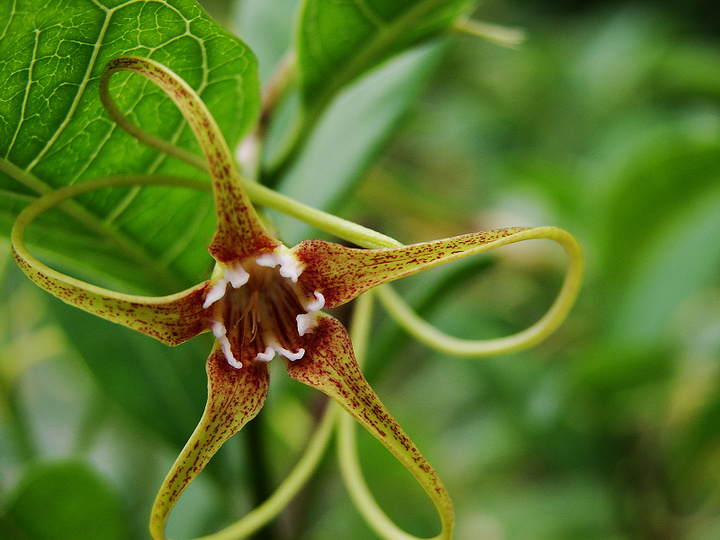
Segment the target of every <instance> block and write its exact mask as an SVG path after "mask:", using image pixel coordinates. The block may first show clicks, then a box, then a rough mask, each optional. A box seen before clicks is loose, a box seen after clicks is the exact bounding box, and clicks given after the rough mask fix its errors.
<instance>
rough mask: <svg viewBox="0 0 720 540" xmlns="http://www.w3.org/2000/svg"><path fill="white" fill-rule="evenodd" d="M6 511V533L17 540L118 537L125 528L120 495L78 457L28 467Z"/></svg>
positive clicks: (124, 533)
mask: <svg viewBox="0 0 720 540" xmlns="http://www.w3.org/2000/svg"><path fill="white" fill-rule="evenodd" d="M8 517H9V519H10V520H11V526H9V530H7V531H5V533H7V534H8V535H9V538H17V539H18V540H66V539H67V540H85V539H87V540H91V539H92V540H121V539H122V538H127V534H128V531H127V528H126V525H125V515H124V509H123V507H122V504H121V501H120V498H119V497H118V495H117V494H116V493H115V492H114V491H113V490H112V488H111V486H110V485H108V483H107V482H106V481H105V480H104V479H103V478H102V477H100V475H99V474H98V473H97V472H96V471H95V470H93V469H91V468H90V467H88V466H87V465H85V464H83V463H80V462H72V461H68V462H59V463H53V464H42V465H37V466H34V467H31V468H30V469H29V470H28V472H27V473H26V474H25V476H24V477H23V478H22V480H21V482H20V485H19V486H18V488H17V490H16V492H15V496H14V498H13V500H12V502H11V503H10V505H9V507H8ZM3 538H6V537H5V536H3Z"/></svg>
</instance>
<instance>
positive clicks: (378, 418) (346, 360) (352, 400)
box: [287, 314, 454, 538]
mask: <svg viewBox="0 0 720 540" xmlns="http://www.w3.org/2000/svg"><path fill="white" fill-rule="evenodd" d="M318 322H319V324H318V327H317V328H316V329H315V330H314V332H313V333H312V334H309V335H308V336H307V338H308V339H307V341H306V352H305V356H304V357H303V358H302V359H300V360H296V361H294V362H288V363H287V368H288V373H289V374H290V376H291V377H292V378H293V379H295V380H298V381H300V382H302V383H304V384H307V385H308V386H312V387H313V388H316V389H318V390H320V391H321V392H323V393H325V394H327V395H328V396H329V397H331V398H332V399H334V400H335V401H336V402H337V403H338V404H339V405H340V406H341V407H342V408H343V409H345V410H346V411H347V412H348V413H350V415H352V416H353V418H355V419H356V420H357V421H358V422H359V423H360V424H361V425H362V426H363V427H364V428H365V429H367V430H368V431H369V432H370V433H371V434H372V435H373V436H374V437H375V438H377V439H378V440H379V441H380V442H381V443H382V444H383V445H385V447H386V448H387V449H388V450H390V452H392V454H393V455H394V456H395V457H396V458H397V459H398V460H399V461H400V462H401V463H402V464H403V465H404V466H405V468H407V470H408V471H410V473H412V475H413V476H414V477H415V479H416V480H417V481H418V482H419V483H420V485H421V486H422V487H423V489H424V490H425V491H426V493H427V494H428V496H429V497H430V499H432V501H433V503H434V504H435V506H436V508H437V510H438V512H439V514H440V519H441V522H442V527H443V534H442V537H443V538H450V537H451V533H452V528H453V520H454V513H453V508H452V502H451V501H450V497H449V496H448V493H447V491H446V489H445V486H443V484H442V482H441V481H440V479H439V478H438V476H437V474H436V473H435V470H434V469H433V468H432V467H431V466H430V464H429V463H428V462H427V460H426V459H425V458H424V457H423V455H422V454H421V453H420V451H419V450H418V449H417V447H416V446H415V444H414V443H413V442H412V441H411V440H410V438H409V437H408V436H407V435H406V434H405V432H404V431H403V429H402V428H401V427H400V425H399V424H398V423H397V421H396V420H395V419H394V418H393V417H392V416H391V415H390V413H389V412H388V411H387V409H386V408H385V406H384V405H383V404H382V402H381V401H380V398H379V397H378V396H377V394H375V392H374V391H373V389H372V388H371V387H370V385H369V384H368V382H367V381H366V380H365V377H363V375H362V373H361V372H360V368H359V367H358V364H357V361H356V359H355V355H354V354H353V348H352V343H351V342H350V336H348V333H347V331H346V330H345V328H344V327H343V325H342V324H340V322H339V321H337V320H336V319H335V318H333V317H331V316H330V315H327V314H320V316H319V321H318Z"/></svg>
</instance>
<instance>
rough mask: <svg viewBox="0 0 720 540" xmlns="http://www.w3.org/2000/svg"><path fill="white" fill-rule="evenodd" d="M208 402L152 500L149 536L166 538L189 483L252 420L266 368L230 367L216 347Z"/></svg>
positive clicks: (265, 380) (260, 399)
mask: <svg viewBox="0 0 720 540" xmlns="http://www.w3.org/2000/svg"><path fill="white" fill-rule="evenodd" d="M207 374H208V400H207V404H206V405H205V412H204V413H203V415H202V418H201V419H200V423H199V424H198V425H197V427H196V428H195V431H194V432H193V434H192V436H191V437H190V440H189V441H188V442H187V444H186V445H185V448H183V450H182V452H181V453H180V455H179V456H178V458H177V460H176V461H175V464H174V465H173V468H172V469H171V470H170V472H169V473H168V475H167V477H166V478H165V481H164V482H163V485H162V487H161V488H160V492H159V493H158V495H157V498H156V499H155V504H154V505H153V509H152V516H151V518H150V533H151V534H152V537H153V538H154V539H156V540H160V539H163V538H165V525H166V523H167V520H168V516H169V515H170V511H171V510H172V508H173V506H174V505H175V503H176V502H177V500H178V498H179V497H180V495H181V494H182V492H183V491H184V490H185V488H187V487H188V485H190V482H192V481H193V479H194V478H195V477H196V476H197V475H198V474H199V473H200V471H202V470H203V468H204V467H205V465H207V463H208V461H210V458H211V457H212V456H213V455H215V453H216V452H217V451H218V450H219V449H220V447H221V446H222V445H223V444H224V443H225V441H227V440H228V439H229V438H230V437H231V436H233V435H234V434H235V433H237V432H238V431H239V430H240V428H242V427H243V426H244V425H245V424H246V423H247V422H248V421H250V420H252V419H253V418H254V417H255V415H257V413H258V412H260V409H261V408H262V406H263V404H264V403H265V398H266V397H267V391H268V385H269V375H268V369H267V364H263V363H260V362H249V363H247V364H246V365H245V366H243V368H242V369H236V368H234V367H232V366H230V365H229V364H228V362H227V360H226V359H225V355H224V354H223V352H222V349H221V347H220V346H219V345H218V344H217V343H216V344H215V346H214V347H213V350H212V352H211V353H210V357H209V358H208V361H207Z"/></svg>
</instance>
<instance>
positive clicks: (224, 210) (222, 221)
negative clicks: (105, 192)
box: [100, 56, 279, 263]
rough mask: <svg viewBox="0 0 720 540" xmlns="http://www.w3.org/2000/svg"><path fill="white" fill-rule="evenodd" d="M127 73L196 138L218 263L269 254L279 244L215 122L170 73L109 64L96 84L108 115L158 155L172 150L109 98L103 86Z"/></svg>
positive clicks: (136, 62)
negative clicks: (149, 86)
mask: <svg viewBox="0 0 720 540" xmlns="http://www.w3.org/2000/svg"><path fill="white" fill-rule="evenodd" d="M118 71H131V72H133V73H138V74H139V75H142V76H143V77H145V78H147V79H149V80H150V81H152V82H154V83H155V84H157V85H158V86H159V87H160V88H161V89H162V90H164V91H165V93H166V94H167V95H168V97H170V98H171V99H172V100H173V101H174V102H175V104H176V105H177V107H178V109H180V112H181V113H182V115H183V116H184V117H185V120H187V122H188V124H189V125H190V128H191V129H192V131H193V134H194V135H195V138H196V139H197V142H198V144H199V145H200V148H201V149H202V151H203V155H204V157H205V160H206V162H207V169H208V172H209V173H210V177H211V178H212V182H213V193H214V196H215V210H216V213H217V228H216V230H215V235H214V236H213V239H212V242H211V243H210V245H209V246H208V251H209V252H210V254H211V255H212V256H213V257H214V258H215V260H217V261H219V262H221V263H229V262H230V261H233V260H237V259H241V258H244V257H246V256H248V255H251V254H255V253H258V252H260V251H262V250H272V249H273V248H274V247H275V246H277V245H278V244H279V242H278V241H277V240H276V239H274V238H273V237H272V236H270V234H269V233H268V232H267V230H266V229H265V227H264V226H263V224H262V223H261V222H260V219H259V218H258V215H257V213H256V212H255V209H254V208H253V206H252V204H251V203H250V199H249V198H248V196H247V194H246V193H245V189H244V188H243V186H242V180H241V178H240V174H239V172H238V170H237V167H236V166H235V161H234V160H233V155H232V152H231V151H230V148H229V147H228V145H227V143H226V142H225V138H224V137H223V135H222V132H221V131H220V128H219V127H218V125H217V123H216V122H215V119H214V118H213V117H212V115H211V114H210V111H209V110H208V109H207V107H206V106H205V103H203V101H202V100H201V99H200V96H198V95H197V93H196V92H195V90H193V89H192V87H191V86H190V85H188V84H187V83H186V82H185V81H184V80H183V79H182V78H180V77H179V76H178V75H176V74H175V73H174V72H172V71H171V70H169V69H168V68H166V67H165V66H163V65H162V64H159V63H157V62H155V61H153V60H150V59H149V58H136V57H131V56H124V57H120V58H115V59H114V60H111V61H110V62H108V64H107V65H106V66H105V70H104V71H103V74H102V78H101V81H100V86H101V95H102V96H103V103H104V105H105V107H106V108H107V110H108V113H109V114H110V116H111V117H112V118H113V119H114V120H115V121H116V122H117V123H118V125H119V126H120V127H122V128H123V129H125V130H126V131H128V132H129V133H130V134H131V135H133V136H135V137H137V138H139V139H140V140H142V141H144V142H147V143H148V144H150V145H152V146H155V147H157V148H159V149H161V150H163V151H166V152H172V145H169V144H168V143H166V142H164V141H158V139H157V138H156V137H154V136H152V135H150V134H148V133H146V132H144V131H143V130H141V129H140V128H138V127H137V126H135V125H133V124H132V123H131V122H130V121H129V120H128V119H127V118H126V117H125V116H124V115H123V114H122V113H121V112H120V111H119V110H118V108H117V106H116V105H115V104H114V102H113V101H112V100H111V99H109V98H108V90H107V89H108V81H109V79H110V77H111V76H112V75H113V73H116V72H118Z"/></svg>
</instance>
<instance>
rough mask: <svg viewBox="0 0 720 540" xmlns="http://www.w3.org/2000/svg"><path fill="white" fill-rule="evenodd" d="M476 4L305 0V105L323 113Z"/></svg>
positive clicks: (469, 0) (301, 38) (301, 45)
mask: <svg viewBox="0 0 720 540" xmlns="http://www.w3.org/2000/svg"><path fill="white" fill-rule="evenodd" d="M475 3H476V0H349V1H348V2H337V1H335V0H306V1H305V4H304V6H303V11H302V15H301V19H300V30H299V35H298V64H299V68H300V77H301V87H302V94H303V102H304V104H305V106H306V107H307V108H308V109H311V110H316V111H318V110H321V109H323V108H324V107H325V105H327V103H329V102H330V100H332V98H333V97H334V95H335V94H336V93H337V92H338V91H339V90H340V89H342V88H343V87H344V86H345V85H347V84H348V83H349V82H351V81H353V80H354V79H356V78H357V77H359V76H360V75H362V74H363V73H365V72H366V71H368V70H369V69H371V68H373V67H374V66H376V65H377V64H379V63H381V62H382V61H383V60H386V59H387V58H389V57H390V56H392V55H394V54H396V53H398V52H400V51H402V50H404V49H407V48H408V47H410V46H412V45H415V44H417V43H419V42H421V41H423V40H426V39H428V38H431V37H434V36H436V35H437V34H438V33H440V32H442V31H444V30H445V29H447V27H448V26H450V25H451V24H452V23H453V22H454V21H455V20H456V19H457V18H458V17H459V16H460V15H461V14H463V13H464V12H466V11H467V10H468V9H469V7H470V6H471V5H473V4H475Z"/></svg>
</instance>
